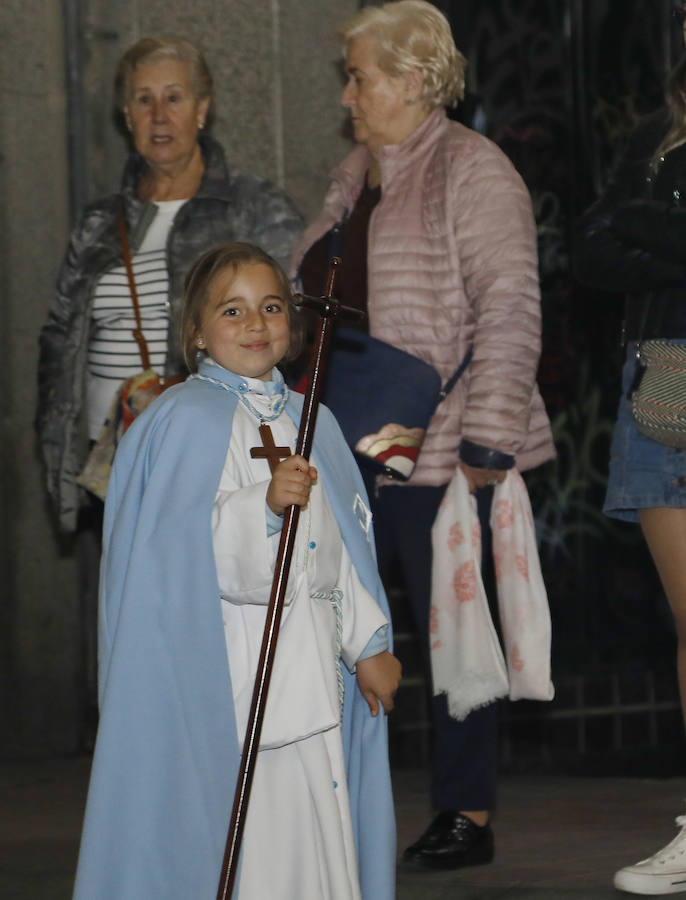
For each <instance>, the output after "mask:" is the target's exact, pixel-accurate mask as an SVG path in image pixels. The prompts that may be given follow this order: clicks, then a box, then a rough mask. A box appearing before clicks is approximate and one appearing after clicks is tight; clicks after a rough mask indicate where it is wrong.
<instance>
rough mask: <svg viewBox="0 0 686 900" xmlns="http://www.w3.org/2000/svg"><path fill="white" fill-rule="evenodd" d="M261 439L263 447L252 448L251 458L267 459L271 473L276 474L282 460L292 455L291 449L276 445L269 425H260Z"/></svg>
mask: <svg viewBox="0 0 686 900" xmlns="http://www.w3.org/2000/svg"><path fill="white" fill-rule="evenodd" d="M260 437H261V438H262V446H261V447H251V448H250V456H251V457H252V458H253V459H266V460H267V462H268V463H269V471H270V472H271V473H272V475H273V474H274V469H276V467H277V466H278V464H279V463H280V462H281V460H282V459H285V458H286V457H287V456H290V455H291V451H290V448H289V447H277V446H276V445H275V444H274V435H273V434H272V430H271V428H270V427H269V425H265V424H264V422H263V423H262V424H261V425H260Z"/></svg>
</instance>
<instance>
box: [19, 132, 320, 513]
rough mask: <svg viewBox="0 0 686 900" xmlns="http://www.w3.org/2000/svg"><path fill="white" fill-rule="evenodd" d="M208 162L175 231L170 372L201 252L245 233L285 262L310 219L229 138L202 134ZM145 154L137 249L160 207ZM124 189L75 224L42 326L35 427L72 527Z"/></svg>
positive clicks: (132, 199) (139, 165) (132, 198)
mask: <svg viewBox="0 0 686 900" xmlns="http://www.w3.org/2000/svg"><path fill="white" fill-rule="evenodd" d="M200 144H201V148H202V152H203V158H204V162H205V171H204V174H203V178H202V181H201V184H200V187H199V189H198V191H197V193H196V194H195V196H194V197H192V198H191V199H190V200H189V201H188V202H187V203H185V204H184V205H183V206H182V207H181V209H180V210H179V212H178V213H177V214H176V218H175V219H174V222H173V224H172V227H171V230H170V233H169V237H168V240H167V266H168V269H169V306H170V327H169V338H168V340H169V344H168V346H169V351H168V358H167V367H166V373H165V374H167V375H172V374H178V373H181V372H183V371H184V368H185V367H184V365H183V361H182V356H181V351H180V347H179V342H178V338H177V325H178V319H179V312H180V307H181V302H182V296H183V279H184V277H185V274H186V272H187V271H188V269H189V267H190V266H191V264H192V263H193V261H194V260H195V259H196V258H197V257H198V256H199V255H200V254H201V253H202V252H203V251H205V250H207V249H208V248H210V247H212V246H214V245H215V244H218V243H221V242H223V241H232V240H244V241H250V242H251V243H254V244H257V245H258V246H260V247H262V248H263V249H264V250H266V251H267V252H268V253H270V254H271V255H272V256H273V257H275V258H276V259H277V260H278V261H279V262H280V263H281V264H282V265H286V264H287V262H288V259H289V256H290V254H291V251H292V250H293V246H294V244H295V241H296V240H297V238H298V237H299V235H300V234H301V232H302V228H303V221H302V218H301V216H300V214H299V213H298V212H297V210H296V209H295V207H294V206H293V204H292V203H291V201H290V200H289V199H288V197H287V196H286V195H285V194H284V192H283V191H281V190H279V189H278V188H276V187H274V186H273V185H272V184H270V183H269V182H268V181H265V180H264V179H261V178H257V177H255V176H252V175H233V174H231V173H230V172H229V169H228V167H227V165H226V161H225V158H224V152H223V150H222V148H221V146H220V145H219V144H218V143H217V142H216V141H214V140H213V139H212V138H210V137H209V136H208V135H201V136H200ZM144 169H145V162H144V160H143V159H142V158H141V157H140V156H139V155H138V154H135V153H134V154H132V155H131V156H130V157H129V160H128V162H127V164H126V166H125V169H124V177H123V180H122V191H121V193H122V195H123V197H124V200H125V205H126V220H127V225H128V231H129V241H130V244H131V252H132V253H135V251H136V249H137V248H138V247H139V246H140V244H141V242H142V240H143V237H144V236H145V233H146V231H147V229H148V228H149V226H150V224H151V222H152V220H153V219H154V217H155V215H156V211H157V210H156V207H155V205H154V204H153V203H149V202H145V201H142V200H140V199H138V196H137V192H136V187H137V184H138V181H139V178H140V176H141V174H142V173H143V171H144ZM116 199H117V195H116V194H112V195H111V196H109V197H105V198H103V199H101V200H98V201H96V202H95V203H93V204H91V205H90V206H88V207H87V208H86V209H85V211H84V213H83V215H82V216H81V219H80V221H79V222H78V224H77V225H76V227H75V228H74V230H73V232H72V234H71V238H70V241H69V247H68V249H67V253H66V256H65V258H64V261H63V263H62V268H61V270H60V273H59V277H58V280H57V291H56V296H55V298H54V300H53V302H52V305H51V307H50V311H49V313H48V319H47V322H46V324H45V325H44V326H43V328H42V329H41V333H40V341H39V343H40V358H39V364H38V410H37V414H36V429H37V432H38V438H39V442H40V446H41V450H42V454H43V459H44V461H45V466H46V473H47V488H48V493H49V494H50V497H51V499H52V501H53V503H54V505H55V508H56V510H57V513H58V516H59V523H60V527H61V528H62V529H64V530H65V531H74V530H75V529H76V523H77V516H78V509H79V506H80V505H81V504H82V503H83V500H84V492H83V490H82V489H81V488H79V487H78V485H77V484H76V481H75V479H76V476H77V475H78V474H79V472H80V471H81V470H82V468H83V465H84V463H85V460H86V456H87V454H88V433H87V423H86V410H85V397H86V377H87V369H86V357H87V349H88V341H89V337H90V331H91V323H92V317H91V310H92V303H93V296H94V291H95V285H96V284H97V282H98V280H99V278H100V277H101V276H102V275H103V274H104V273H105V272H107V271H108V270H109V269H111V268H113V267H114V266H121V265H123V257H122V252H121V243H120V240H119V232H118V226H117V214H116Z"/></svg>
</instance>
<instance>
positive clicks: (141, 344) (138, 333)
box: [117, 194, 150, 369]
mask: <svg viewBox="0 0 686 900" xmlns="http://www.w3.org/2000/svg"><path fill="white" fill-rule="evenodd" d="M117 221H118V223H119V237H120V239H121V249H122V253H123V254H124V265H125V267H126V276H127V278H128V280H129V290H130V292H131V302H132V304H133V313H134V315H135V317H136V327H135V328H134V329H133V330H132V332H131V333H132V334H133V336H134V339H135V341H136V343H137V344H138V352H139V354H140V357H141V363H142V365H143V368H144V369H149V368H150V354H149V352H148V342H147V341H146V340H145V335H144V334H143V326H142V324H141V311H140V306H139V304H138V291H137V290H136V282H135V279H134V277H133V265H132V264H131V251H130V250H129V237H128V235H127V233H126V221H125V219H124V198H123V197H122V196H121V194H120V195H119V196H118V197H117Z"/></svg>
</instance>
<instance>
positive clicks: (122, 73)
mask: <svg viewBox="0 0 686 900" xmlns="http://www.w3.org/2000/svg"><path fill="white" fill-rule="evenodd" d="M161 59H175V60H179V61H180V62H184V63H186V65H187V66H188V73H189V80H190V84H191V88H192V89H193V93H194V94H195V97H196V99H197V100H204V99H205V97H210V98H211V97H212V75H211V73H210V70H209V68H208V66H207V63H206V62H205V57H204V56H203V55H202V53H201V51H200V50H199V49H198V47H196V46H195V44H194V43H193V42H192V41H189V40H188V38H184V37H180V36H179V35H176V34H162V35H159V36H157V37H144V38H141V39H140V40H139V41H136V43H135V44H132V45H131V46H130V47H129V48H128V50H126V52H125V53H124V55H123V56H122V58H121V59H120V60H119V63H118V64H117V71H116V73H115V76H114V102H115V104H116V106H117V109H120V110H123V109H124V107H125V106H126V105H127V103H128V102H129V99H130V95H131V79H132V77H133V73H134V72H135V71H136V68H137V67H138V66H140V65H142V64H147V63H153V62H157V61H158V60H161Z"/></svg>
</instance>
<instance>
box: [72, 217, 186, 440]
mask: <svg viewBox="0 0 686 900" xmlns="http://www.w3.org/2000/svg"><path fill="white" fill-rule="evenodd" d="M185 202H186V201H185V200H171V201H166V202H161V203H156V204H155V205H156V206H157V215H156V216H155V218H154V220H153V222H152V224H151V226H150V228H149V229H148V231H147V232H146V235H145V238H144V240H143V243H142V244H141V247H140V249H139V250H138V252H137V253H135V254H134V255H133V256H132V260H131V262H132V265H133V274H134V281H135V283H136V292H137V294H138V303H139V306H140V314H141V322H142V326H143V334H144V335H145V338H146V340H147V343H148V352H149V354H150V364H151V366H152V368H153V369H155V371H156V372H160V373H161V372H163V371H164V365H165V362H166V359H167V332H168V329H169V300H168V294H169V273H168V270H167V258H166V245H167V237H168V234H169V229H170V228H171V224H172V221H173V219H174V216H175V215H176V213H177V212H178V210H179V208H180V207H181V206H182V205H183V204H184V203H185ZM135 327H136V317H135V315H134V311H133V303H132V300H131V291H130V289H129V282H128V278H127V275H126V269H125V267H124V266H117V267H115V268H114V269H111V270H110V271H109V272H105V274H104V275H103V276H102V278H101V279H100V281H99V282H98V283H97V285H96V287H95V297H94V302H93V312H92V329H91V337H90V341H89V344H88V431H89V436H90V438H91V440H96V439H97V437H98V436H99V434H100V431H101V430H102V426H103V423H104V421H105V419H106V418H107V416H108V413H109V411H110V407H111V405H112V401H113V400H114V397H115V396H116V393H117V390H118V389H119V385H120V384H121V382H122V381H123V380H124V379H125V378H128V377H129V376H131V375H135V374H136V373H137V372H140V371H141V369H142V368H143V366H142V363H141V357H140V352H139V350H138V344H137V343H136V341H135V339H134V337H133V334H132V332H133V329H134V328H135Z"/></svg>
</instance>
